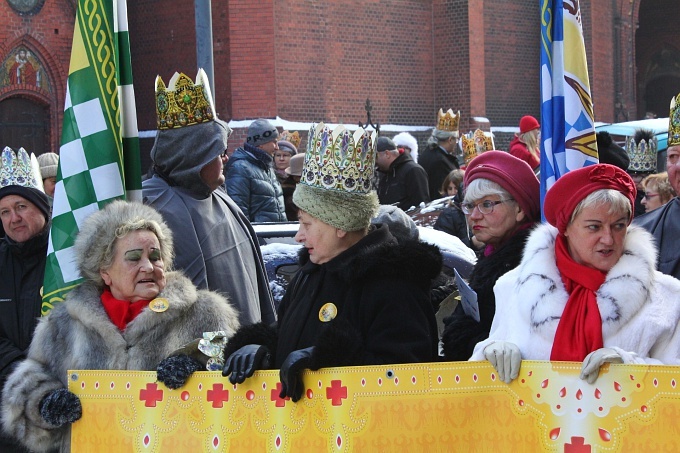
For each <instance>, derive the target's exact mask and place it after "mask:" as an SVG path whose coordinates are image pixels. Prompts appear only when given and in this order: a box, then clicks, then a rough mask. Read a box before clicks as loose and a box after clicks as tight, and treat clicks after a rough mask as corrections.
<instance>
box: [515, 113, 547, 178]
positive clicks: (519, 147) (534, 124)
mask: <svg viewBox="0 0 680 453" xmlns="http://www.w3.org/2000/svg"><path fill="white" fill-rule="evenodd" d="M540 140H541V125H540V124H538V120H536V118H534V117H533V116H531V115H526V116H523V117H522V119H521V120H519V134H516V135H515V138H513V139H512V141H511V142H510V149H509V150H508V152H509V153H510V154H512V155H513V156H515V157H516V158H518V159H522V160H523V161H524V162H526V163H527V164H529V166H530V167H531V168H532V169H533V170H534V172H535V173H538V172H539V170H540V164H541V145H540Z"/></svg>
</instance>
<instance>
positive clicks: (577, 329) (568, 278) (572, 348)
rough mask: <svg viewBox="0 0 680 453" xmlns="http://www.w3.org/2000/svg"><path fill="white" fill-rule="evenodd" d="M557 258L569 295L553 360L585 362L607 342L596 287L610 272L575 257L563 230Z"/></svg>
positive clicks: (558, 330)
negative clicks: (578, 260)
mask: <svg viewBox="0 0 680 453" xmlns="http://www.w3.org/2000/svg"><path fill="white" fill-rule="evenodd" d="M555 259H556V261H557V269H558V270H559V271H560V275H561V276H562V282H563V283H564V286H565V288H566V289H567V292H568V293H569V299H568V300H567V304H566V306H565V307H564V312H562V317H561V318H560V322H559V324H558V325H557V331H556V332H555V340H554V341H553V347H552V352H551V353H550V360H557V361H573V362H582V361H583V359H585V358H586V356H587V355H588V354H589V353H591V352H593V351H595V350H596V349H600V348H601V347H602V344H603V343H602V318H601V317H600V309H599V308H598V306H597V297H596V295H595V291H597V290H598V288H599V287H600V286H602V283H604V280H605V278H606V274H605V273H604V272H602V271H599V270H597V269H593V268H591V267H587V266H584V265H582V264H579V263H577V262H576V261H574V259H573V258H572V257H571V255H570V254H569V250H568V248H567V239H566V237H564V235H562V234H560V235H559V236H557V240H556V241H555Z"/></svg>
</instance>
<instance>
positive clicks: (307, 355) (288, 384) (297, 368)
mask: <svg viewBox="0 0 680 453" xmlns="http://www.w3.org/2000/svg"><path fill="white" fill-rule="evenodd" d="M313 353H314V346H311V347H309V348H305V349H298V350H297V351H293V352H291V353H290V354H288V357H286V360H285V361H284V362H283V365H281V371H280V373H279V376H280V378H281V393H280V395H279V398H285V397H287V396H289V397H290V399H292V400H293V402H298V401H300V398H302V392H304V390H305V386H304V385H303V384H302V378H301V377H300V373H301V372H302V370H304V369H305V368H309V365H310V364H311V363H312V354H313Z"/></svg>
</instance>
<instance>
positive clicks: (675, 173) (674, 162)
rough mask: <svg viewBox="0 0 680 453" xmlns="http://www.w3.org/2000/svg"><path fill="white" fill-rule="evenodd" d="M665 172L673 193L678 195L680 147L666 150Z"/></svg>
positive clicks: (679, 188)
mask: <svg viewBox="0 0 680 453" xmlns="http://www.w3.org/2000/svg"><path fill="white" fill-rule="evenodd" d="M666 170H667V171H668V181H669V182H670V183H671V186H672V187H673V189H674V190H675V193H680V145H674V146H671V147H670V148H668V149H667V150H666Z"/></svg>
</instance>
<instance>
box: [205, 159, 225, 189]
mask: <svg viewBox="0 0 680 453" xmlns="http://www.w3.org/2000/svg"><path fill="white" fill-rule="evenodd" d="M224 162H225V161H224V160H223V158H222V156H217V157H215V158H214V159H213V160H211V161H210V162H208V163H207V164H206V165H205V166H204V167H203V168H201V172H200V175H201V179H202V180H203V182H204V183H206V185H207V186H208V187H210V190H215V189H217V188H218V187H219V186H221V185H222V184H224V173H223V171H224Z"/></svg>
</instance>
